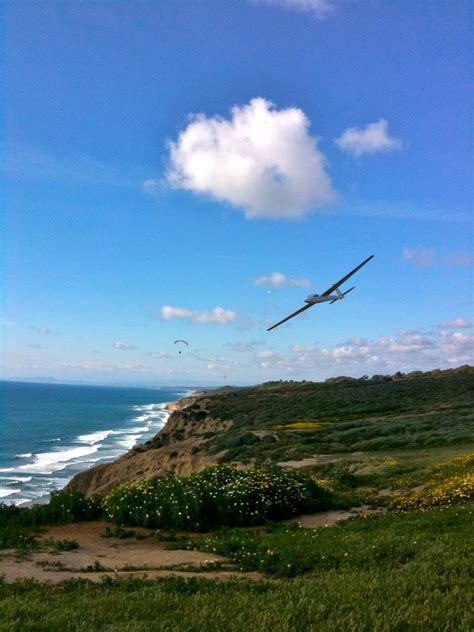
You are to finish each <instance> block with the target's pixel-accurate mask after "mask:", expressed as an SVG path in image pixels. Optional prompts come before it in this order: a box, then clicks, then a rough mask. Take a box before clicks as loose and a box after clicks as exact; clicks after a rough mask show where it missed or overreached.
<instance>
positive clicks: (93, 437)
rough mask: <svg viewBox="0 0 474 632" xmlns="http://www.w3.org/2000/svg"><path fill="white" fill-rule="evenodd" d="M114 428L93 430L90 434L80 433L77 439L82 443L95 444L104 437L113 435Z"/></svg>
mask: <svg viewBox="0 0 474 632" xmlns="http://www.w3.org/2000/svg"><path fill="white" fill-rule="evenodd" d="M113 432H114V431H113V430H100V431H99V432H91V433H89V434H84V435H79V436H78V437H77V441H80V442H81V443H87V444H88V445H95V444H96V443H99V442H100V441H103V440H104V439H107V437H108V436H109V435H111V434H112V433H113Z"/></svg>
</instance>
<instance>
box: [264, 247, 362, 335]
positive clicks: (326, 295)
mask: <svg viewBox="0 0 474 632" xmlns="http://www.w3.org/2000/svg"><path fill="white" fill-rule="evenodd" d="M373 257H374V255H370V257H367V259H366V260H365V261H363V262H362V263H360V264H359V265H358V266H357V267H356V268H354V269H353V270H351V272H349V273H348V274H346V276H344V277H342V279H339V281H337V283H334V285H331V287H330V288H329V289H328V290H326V291H325V292H323V293H322V294H310V295H309V296H308V298H306V299H305V301H304V302H305V303H306V305H304V306H303V307H300V309H297V310H296V312H293V313H292V314H290V315H289V316H287V317H286V318H284V319H283V320H280V321H279V322H278V323H275V324H274V325H272V326H271V327H269V328H268V329H267V331H270V330H271V329H275V327H278V326H279V325H282V324H283V323H286V321H287V320H290V318H293V317H294V316H298V314H301V312H304V311H305V309H309V308H310V307H312V306H313V305H317V304H318V303H325V302H326V301H329V304H330V305H332V303H335V302H336V301H340V300H342V299H343V298H344V297H345V296H346V294H349V292H350V291H351V290H353V289H354V288H353V287H351V288H350V289H348V290H346V291H345V292H341V291H340V290H339V286H341V285H342V284H343V283H345V282H346V281H347V279H349V278H350V277H351V276H352V275H353V274H355V273H356V272H357V271H358V270H360V269H361V268H362V266H365V264H366V263H368V262H369V261H370V260H371V259H373ZM333 292H335V294H333Z"/></svg>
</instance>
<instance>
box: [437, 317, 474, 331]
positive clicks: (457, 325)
mask: <svg viewBox="0 0 474 632" xmlns="http://www.w3.org/2000/svg"><path fill="white" fill-rule="evenodd" d="M439 326H440V328H441V329H468V328H469V327H472V324H471V323H470V322H469V321H468V320H466V319H465V318H454V319H453V320H443V321H442V322H441V323H440V324H439Z"/></svg>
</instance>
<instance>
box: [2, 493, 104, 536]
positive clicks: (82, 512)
mask: <svg viewBox="0 0 474 632" xmlns="http://www.w3.org/2000/svg"><path fill="white" fill-rule="evenodd" d="M101 512H102V509H101V501H100V500H99V499H98V498H86V497H85V496H84V494H81V493H80V492H75V491H59V492H53V493H52V494H51V499H50V501H49V503H47V504H45V505H33V506H32V507H15V505H12V506H8V505H4V504H0V529H3V528H5V527H10V526H17V527H32V526H39V525H46V524H57V523H63V522H79V521H82V520H96V519H97V518H99V517H100V515H101Z"/></svg>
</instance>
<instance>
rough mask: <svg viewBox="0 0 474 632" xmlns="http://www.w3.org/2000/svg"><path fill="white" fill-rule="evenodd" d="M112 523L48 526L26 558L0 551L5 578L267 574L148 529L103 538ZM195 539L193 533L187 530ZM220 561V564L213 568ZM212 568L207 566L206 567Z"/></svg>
mask: <svg viewBox="0 0 474 632" xmlns="http://www.w3.org/2000/svg"><path fill="white" fill-rule="evenodd" d="M374 511H375V512H377V510H370V509H368V507H357V508H355V509H352V510H351V511H324V512H321V513H316V514H309V515H304V516H297V517H296V518H292V519H291V520H287V521H285V522H286V523H288V524H292V523H293V524H294V523H297V524H300V525H301V526H302V527H304V528H306V529H317V528H320V527H330V526H332V525H335V524H336V523H337V522H339V521H341V520H347V519H348V518H351V517H352V516H356V515H360V514H363V513H374ZM107 527H109V528H114V527H113V525H110V524H108V523H106V522H102V521H97V522H78V523H75V524H67V525H57V526H53V527H49V528H47V529H45V530H44V531H43V533H42V534H41V540H42V541H43V542H44V548H43V550H40V551H35V552H33V553H31V555H30V556H28V559H20V558H18V556H17V554H16V552H15V551H12V550H10V551H3V552H1V553H0V575H3V576H4V577H5V580H6V581H9V582H10V581H15V580H17V579H36V580H38V581H48V582H52V583H59V582H62V581H64V580H66V579H71V578H83V579H89V580H91V581H100V580H101V578H102V577H103V576H104V575H107V576H108V577H112V578H116V579H117V578H127V577H147V578H149V579H155V578H158V577H171V576H175V577H203V578H206V579H215V580H220V581H228V580H229V579H245V580H250V581H262V580H264V579H265V577H264V576H263V575H262V574H260V573H257V572H248V573H242V572H239V571H236V570H234V569H233V568H232V565H231V564H230V563H229V560H226V559H225V558H223V557H220V556H218V555H213V554H212V553H202V552H200V551H185V550H168V549H167V548H166V546H167V545H166V542H160V541H159V540H157V539H156V538H154V537H149V536H150V535H153V532H152V531H150V530H148V529H141V528H134V529H133V531H135V533H137V534H140V535H143V536H148V537H146V538H144V539H141V540H139V539H136V538H134V537H131V538H126V539H120V538H116V537H103V534H104V533H105V530H106V528H107ZM186 535H187V537H190V538H192V537H193V536H194V534H186ZM49 539H54V540H74V541H75V542H77V544H78V545H79V548H77V549H73V550H71V551H64V552H61V553H57V552H55V551H54V550H52V549H51V547H50V546H48V545H47V544H46V542H45V541H46V540H49ZM216 563H217V564H219V568H217V569H216V568H214V567H215V565H216ZM206 568H209V570H206Z"/></svg>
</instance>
